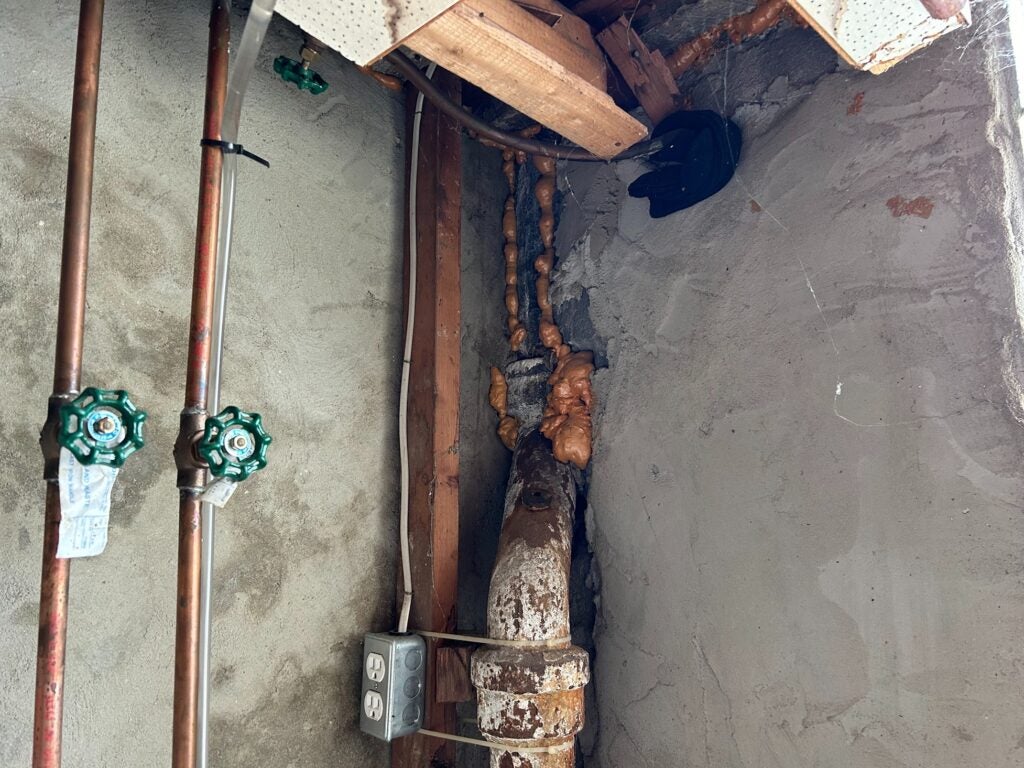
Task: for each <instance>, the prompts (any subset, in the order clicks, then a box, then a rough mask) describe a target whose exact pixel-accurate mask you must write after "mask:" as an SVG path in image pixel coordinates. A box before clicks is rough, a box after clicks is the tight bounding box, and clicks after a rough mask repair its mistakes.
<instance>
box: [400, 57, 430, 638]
mask: <svg viewBox="0 0 1024 768" xmlns="http://www.w3.org/2000/svg"><path fill="white" fill-rule="evenodd" d="M435 69H437V64H435V63H433V62H431V63H430V66H429V67H427V77H428V78H431V77H433V76H434V70H435ZM422 122H423V93H422V92H420V93H419V94H417V96H416V111H415V113H414V114H413V118H412V146H411V147H410V148H409V155H410V160H409V305H408V309H407V310H406V315H405V346H404V348H403V350H402V386H401V390H400V393H399V395H398V457H399V465H400V469H399V471H400V472H401V475H402V477H401V488H402V491H401V501H400V507H399V509H400V512H399V514H400V518H401V520H400V523H399V530H400V534H399V535H400V538H401V549H402V589H403V594H402V610H401V613H400V614H399V616H398V631H399V632H407V631H408V629H409V613H410V612H411V611H412V564H411V562H410V559H411V558H410V555H409V369H410V367H411V364H412V332H413V323H414V321H415V318H416V185H417V181H418V180H419V178H418V177H419V173H418V168H419V156H420V124H421V123H422Z"/></svg>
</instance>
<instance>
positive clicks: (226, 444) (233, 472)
mask: <svg viewBox="0 0 1024 768" xmlns="http://www.w3.org/2000/svg"><path fill="white" fill-rule="evenodd" d="M269 445H270V435H268V434H267V433H266V431H264V429H263V418H262V417H261V416H260V415H259V414H258V413H249V412H248V411H243V410H241V409H240V408H236V407H235V406H233V405H229V406H228V407H227V408H225V409H224V410H223V411H221V412H220V413H218V414H217V415H216V416H211V417H210V418H208V419H207V420H206V429H205V430H204V432H203V438H202V439H201V440H200V441H199V445H198V446H197V449H198V451H199V455H200V456H202V457H203V459H204V460H205V461H206V463H207V464H209V465H210V474H212V475H213V476H214V477H226V478H228V479H229V480H234V481H235V482H241V481H242V480H245V479H246V478H247V477H249V476H250V475H251V474H252V473H253V472H257V471H259V470H261V469H263V468H264V467H265V466H267V447H268V446H269Z"/></svg>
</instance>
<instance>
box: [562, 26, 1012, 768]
mask: <svg viewBox="0 0 1024 768" xmlns="http://www.w3.org/2000/svg"><path fill="white" fill-rule="evenodd" d="M965 43H966V39H965V37H964V36H963V35H961V36H960V38H959V39H958V38H956V37H953V38H951V39H947V40H943V41H941V42H939V43H937V44H936V45H934V46H933V47H931V48H928V49H926V50H924V51H922V52H920V53H919V54H916V55H915V56H914V57H913V58H912V59H911V60H909V61H907V62H905V63H903V64H901V65H899V66H897V67H896V68H895V69H893V70H892V71H890V72H889V73H887V74H885V75H883V76H880V77H874V76H871V75H867V74H859V73H853V72H850V71H848V70H846V69H841V70H839V71H837V72H835V73H834V74H826V75H824V76H822V77H821V78H820V79H819V80H818V81H817V82H816V83H815V84H814V87H813V89H810V90H805V91H802V92H801V93H800V94H799V96H800V97H799V98H796V99H786V98H785V96H786V93H785V90H786V83H785V82H783V83H781V85H780V84H776V85H775V88H774V93H773V94H769V96H768V97H766V98H765V104H764V105H763V106H764V107H765V108H766V109H769V108H770V109H771V110H772V111H771V114H770V115H767V116H764V115H760V109H759V107H760V106H761V105H759V104H758V103H757V101H756V100H752V101H751V102H750V103H748V104H747V105H746V108H745V110H739V111H738V112H737V119H738V120H740V121H741V122H743V123H744V126H745V127H746V128H748V129H750V132H749V135H748V138H749V140H748V141H747V143H746V144H745V148H744V156H743V158H742V161H741V164H740V171H739V177H738V178H736V179H734V180H733V182H732V183H730V185H729V186H728V187H727V188H726V189H725V190H723V191H722V192H721V193H720V194H719V195H717V196H716V197H714V198H713V199H712V200H709V201H706V202H704V203H702V204H700V205H698V206H696V207H694V208H692V209H689V210H687V211H683V212H680V213H677V214H674V215H672V216H669V217H667V218H664V219H660V220H651V219H650V218H648V216H647V212H646V201H645V200H633V199H630V198H628V197H627V196H626V193H625V187H626V184H627V183H628V182H629V181H630V180H632V179H633V178H635V177H636V176H637V175H638V173H639V172H640V171H641V167H640V165H639V164H636V163H631V164H619V165H618V166H617V167H616V168H608V167H604V168H584V167H581V166H572V167H571V168H570V170H569V172H568V176H567V177H565V176H564V174H563V179H562V185H563V188H564V189H565V190H566V191H570V190H571V193H572V194H571V195H567V196H566V198H565V209H564V211H563V219H562V226H561V229H560V232H559V244H560V254H561V261H560V264H559V270H560V271H559V277H558V280H560V281H561V286H560V289H559V290H560V291H561V293H562V294H563V295H565V296H571V295H572V294H573V292H574V291H576V292H579V291H581V290H582V291H586V293H587V294H588V296H589V307H590V313H591V315H592V318H593V320H594V323H595V327H596V328H597V331H598V332H599V333H600V334H601V335H602V336H603V337H604V339H605V340H606V342H607V354H608V361H609V369H608V370H606V371H602V372H600V373H599V374H598V379H597V396H598V403H599V404H600V408H599V413H598V415H597V420H596V424H597V432H596V450H595V455H594V461H593V464H592V472H591V485H590V496H589V503H590V513H589V514H590V516H591V520H590V522H591V536H592V539H593V545H594V548H595V551H596V560H597V564H598V567H599V573H600V619H599V623H598V636H597V658H596V667H595V674H594V686H595V688H596V691H597V695H598V699H599V716H600V721H601V728H600V732H599V741H598V744H597V747H596V752H595V755H594V756H593V757H592V759H593V761H594V762H595V763H596V764H597V765H600V766H605V767H607V768H613V767H615V768H626V767H628V768H634V767H635V766H715V768H725V767H726V766H728V767H729V768H740V767H741V766H747V767H751V768H752V767H754V766H757V767H761V766H765V767H767V766H779V767H780V768H794V767H795V766H816V767H822V768H824V767H826V766H829V767H831V766H835V767H836V768H838V767H839V766H843V767H845V768H892V767H893V766H929V768H962V767H963V766H986V768H996V767H999V768H1003V767H1006V768H1009V767H1010V766H1019V765H1021V764H1022V763H1024V725H1022V723H1024V702H1022V700H1021V696H1020V692H1021V690H1022V685H1024V655H1022V652H1021V645H1020V630H1021V627H1022V626H1024V590H1022V586H1024V560H1022V556H1021V552H1022V551H1024V517H1022V514H1021V501H1020V500H1021V494H1022V492H1024V476H1022V473H1021V453H1022V450H1024V432H1022V430H1021V422H1020V421H1019V418H1017V417H1015V413H1019V411H1020V401H1019V398H1018V396H1017V394H1016V391H1019V390H1015V389H1014V387H1013V386H1011V387H1008V386H1007V383H1006V381H1010V382H1011V383H1012V382H1013V381H1015V379H1016V369H1017V367H1018V366H1015V364H1014V362H1013V361H1014V360H1017V359H1019V355H1018V353H1017V347H1018V342H1017V341H1016V339H1017V338H1018V328H1019V318H1018V314H1017V309H1016V306H1015V302H1014V293H1013V284H1012V280H1011V271H1010V269H1009V264H1010V259H1011V256H1013V254H1012V253H1011V244H1010V243H1009V242H1008V239H1007V234H1006V230H1005V228H1004V222H1003V220H1002V217H1001V216H1002V213H1003V210H1004V180H1003V179H1004V176H1003V158H1001V157H1000V155H999V152H998V151H997V148H996V146H994V145H993V144H992V143H990V136H992V135H995V134H996V133H997V129H998V133H999V135H1000V136H1003V137H1004V138H1005V137H1006V135H1008V134H1006V133H1005V131H1006V124H1005V123H1003V122H1001V121H1003V120H1004V116H1005V115H1006V114H1008V113H1012V111H1010V110H1008V105H1007V104H1000V103H998V102H997V100H996V98H995V96H994V95H993V90H992V86H993V82H994V79H995V78H993V77H992V76H990V74H989V72H990V71H991V69H992V57H991V55H990V53H989V52H987V51H986V47H987V46H988V45H990V44H991V41H989V42H988V43H986V42H985V41H982V42H981V43H978V42H977V41H976V43H975V44H974V45H972V46H970V47H967V49H966V51H965V50H964V45H965ZM771 86H772V83H770V82H764V83H763V88H764V89H765V90H766V91H767V90H768V89H769V88H770V87H771ZM1014 98H1016V95H1014ZM698 106H701V104H699V103H698ZM709 106H713V104H712V105H709ZM759 118H764V119H759ZM753 127H756V130H754V129H753ZM1011 135H1012V134H1011ZM1017 141H1019V139H1018V140H1017ZM999 148H1000V149H1003V150H1007V151H1012V152H1013V153H1016V154H1018V155H1019V152H1020V145H1019V143H1016V142H1015V141H1010V140H1006V141H1003V142H1001V143H1000V144H999ZM570 246H571V247H570ZM1014 263H1019V260H1015V261H1014ZM1004 374H1005V375H1006V380H1005V381H1004Z"/></svg>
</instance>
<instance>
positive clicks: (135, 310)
mask: <svg viewBox="0 0 1024 768" xmlns="http://www.w3.org/2000/svg"><path fill="white" fill-rule="evenodd" d="M208 7H209V6H208V4H207V3H205V2H199V1H198V0H197V1H195V2H189V3H183V4H173V3H172V4H151V3H144V4H140V3H125V2H109V3H108V4H107V10H106V29H105V34H104V48H103V57H102V68H101V76H100V98H99V124H98V140H97V152H96V183H95V202H94V206H93V231H92V253H91V263H90V273H89V292H88V316H87V330H86V345H85V365H84V381H85V383H86V384H93V385H101V386H123V387H127V388H129V389H130V390H131V391H132V393H133V394H134V395H135V396H136V397H137V401H138V402H139V403H140V404H141V405H142V406H143V407H144V408H146V409H147V410H148V411H149V421H148V422H147V426H146V430H147V447H146V448H145V449H144V450H143V451H142V452H141V453H140V454H138V455H137V456H133V457H132V458H131V460H130V461H129V462H128V464H127V466H126V467H125V469H124V471H123V472H122V474H121V477H120V479H119V481H118V485H117V487H116V488H115V491H114V496H113V504H112V514H111V534H110V543H109V545H108V548H107V551H106V552H105V553H104V554H103V555H102V556H101V557H97V558H94V559H90V560H84V561H78V562H75V563H74V564H73V566H72V569H71V570H72V576H71V589H70V596H71V600H70V604H71V605H70V620H69V643H68V658H67V687H66V707H65V759H64V765H65V766H68V767H69V768H93V767H106V766H110V767H114V766H116V767H117V768H130V767H133V766H138V768H151V767H152V766H156V765H166V764H168V763H169V759H170V729H171V692H172V660H173V645H174V600H175V593H174V590H175V564H176V549H177V492H176V489H175V487H174V483H175V472H174V463H173V460H172V458H171V447H172V444H173V442H174V437H175V434H176V432H177V427H178V412H179V410H180V408H181V403H182V397H183V388H184V375H185V370H184V368H185V341H186V337H187V332H188V328H187V323H188V310H189V298H190V290H191V276H192V257H193V248H194V230H195V217H196V197H197V193H198V170H199V147H198V141H199V138H200V131H201V121H202V107H203V86H204V78H205V60H206V41H207V11H208ZM77 14H78V5H77V3H72V2H49V1H46V0H44V1H43V2H31V3H30V2H16V3H8V4H6V5H5V8H4V22H3V24H2V25H0V70H2V71H3V72H4V78H3V82H2V83H0V122H2V124H3V126H4V131H3V133H2V134H0V178H2V179H3V183H2V184H0V271H2V275H0V327H2V328H3V334H2V336H0V355H2V359H3V361H4V362H3V364H2V365H0V388H2V389H3V391H4V392H6V393H7V399H6V401H5V405H4V406H2V408H0V410H2V412H3V418H2V420H0V492H2V493H3V495H4V498H5V499H6V500H7V501H6V502H5V504H4V508H3V529H4V531H5V532H6V534H5V536H4V537H3V539H2V540H0V562H2V563H3V577H2V580H0V622H2V624H3V625H4V629H3V631H2V632H0V764H2V765H5V766H16V765H22V766H24V765H28V764H29V754H30V751H31V730H32V697H33V687H34V675H35V647H36V621H37V612H38V590H39V554H40V546H41V534H42V512H43V495H44V485H43V482H42V480H41V472H42V459H41V456H40V454H39V449H38V446H37V437H38V431H39V427H40V425H41V424H42V421H43V418H44V416H45V411H46V398H47V396H48V394H49V391H50V386H51V375H52V374H51V372H52V367H53V340H54V333H55V319H56V299H57V276H58V269H59V260H60V259H59V255H60V241H61V237H60V235H61V225H62V221H63V205H64V191H63V190H64V178H65V173H66V156H67V133H68V126H69V115H70V105H71V87H72V75H73V66H74V50H75V32H76V28H77ZM243 19H244V15H242V14H240V13H235V14H233V19H232V21H233V26H234V29H233V37H234V39H235V40H236V41H237V39H238V37H239V35H240V33H241V28H242V21H243ZM299 43H300V38H299V36H298V33H297V32H296V30H295V28H294V27H292V26H291V25H290V24H287V23H286V22H284V21H282V20H281V19H276V20H275V21H274V23H273V25H272V28H271V31H270V34H269V35H268V38H267V42H266V44H265V46H264V50H263V53H262V55H261V56H260V60H259V65H258V71H257V72H256V74H255V76H254V78H253V80H252V83H251V85H250V89H249V93H248V96H247V98H246V103H245V107H244V110H243V115H242V131H241V137H242V141H243V142H244V143H245V144H246V145H248V146H249V147H250V148H251V149H253V150H254V151H256V152H257V153H259V154H261V155H264V156H266V157H267V158H268V159H269V160H270V161H271V167H270V168H269V169H263V168H261V167H259V166H257V165H255V164H253V163H248V162H245V161H241V162H240V175H239V200H238V209H237V221H236V229H235V234H236V240H235V250H234V258H233V261H232V285H231V301H230V309H229V321H228V329H227V340H226V353H225V371H224V382H225V383H224V392H223V398H222V402H225V403H237V404H239V405H241V406H243V407H249V408H252V409H255V410H259V411H261V412H262V413H263V414H264V419H265V422H266V425H267V428H268V430H269V431H270V432H271V433H272V434H273V437H274V443H273V445H272V446H271V449H270V465H269V466H268V468H267V469H266V470H265V471H264V472H262V473H261V474H260V475H258V476H256V477H254V478H253V479H251V480H249V481H248V482H247V483H246V485H245V486H244V487H243V488H242V489H241V490H240V491H239V493H238V494H236V496H235V498H234V499H232V501H231V503H230V505H229V506H228V507H227V509H226V510H225V511H224V512H222V513H221V515H220V516H219V521H218V533H217V561H216V570H215V579H216V594H215V604H214V612H215V617H216V618H215V623H214V629H213V631H214V659H215V660H214V681H213V693H212V732H211V746H212V764H213V765H216V766H219V767H220V768H231V767H232V766H253V765H267V766H271V765H273V766H279V767H280V768H284V767H285V766H304V767H305V766H365V765H383V764H385V763H386V761H387V749H386V747H385V746H384V745H383V744H381V743H379V742H376V741H374V740H372V739H370V738H367V737H364V736H362V735H360V734H359V733H358V730H357V715H358V710H357V702H358V693H357V686H358V681H359V677H358V675H359V661H360V658H359V657H360V653H361V637H362V634H363V633H364V632H366V631H371V630H373V631H377V630H381V629H385V628H387V627H388V626H390V623H391V621H392V617H393V594H394V593H393V584H394V575H395V573H396V570H395V567H396V566H395V559H394V558H395V553H396V550H397V547H396V546H395V541H396V538H397V516H396V509H397V501H398V491H397V462H396V460H395V450H396V445H397V441H396V439H395V434H396V432H395V415H394V414H395V409H396V395H397V388H398V372H399V367H398V366H399V333H400V324H401V318H400V315H401V312H400V309H399V308H400V304H401V272H402V269H401V255H402V244H401V239H402V231H403V227H402V222H401V197H402V187H403V170H402V167H403V160H402V157H403V150H402V141H403V136H402V134H403V130H404V129H403V124H404V122H403V121H404V116H403V106H402V103H401V100H400V99H399V98H396V97H395V95H394V94H391V93H390V92H389V91H386V90H384V89H382V88H381V87H380V86H379V85H377V84H376V83H375V82H373V81H372V80H370V79H369V78H366V77H364V76H363V75H361V74H360V73H358V71H356V70H355V69H354V68H353V67H352V66H350V65H348V64H346V63H344V62H342V61H341V59H340V58H338V57H336V56H333V55H328V56H325V57H324V58H323V59H322V60H321V61H320V62H319V63H318V65H317V68H318V69H319V70H320V71H321V72H322V74H323V76H324V77H325V79H326V80H327V81H328V82H329V83H330V89H329V90H328V91H327V92H326V93H324V94H323V95H321V96H317V97H312V96H310V95H309V94H307V93H300V92H298V91H296V90H295V89H294V88H293V87H292V86H289V85H287V84H285V83H283V82H281V81H280V80H279V79H278V78H277V77H276V75H274V73H273V71H272V68H271V62H272V61H273V58H274V57H275V56H277V55H279V54H282V53H284V54H287V55H289V56H293V57H294V56H295V55H296V53H297V51H298V47H299ZM474 182H475V179H473V178H469V179H467V184H466V195H467V198H470V199H472V197H473V196H474V195H475V187H474ZM497 216H498V211H495V212H494V217H495V218H494V223H493V225H492V226H493V231H494V232H495V233H497V231H498V224H497ZM472 231H473V230H470V231H469V236H468V245H467V247H472V242H473V241H472Z"/></svg>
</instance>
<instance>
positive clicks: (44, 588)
mask: <svg viewBox="0 0 1024 768" xmlns="http://www.w3.org/2000/svg"><path fill="white" fill-rule="evenodd" d="M102 39H103V0H82V5H81V9H80V13H79V22H78V48H77V53H76V55H75V89H74V95H73V97H72V100H71V136H70V141H69V148H68V181H67V196H66V198H65V203H64V241H63V248H62V250H61V268H60V295H59V299H58V305H57V345H56V353H55V355H54V366H53V394H52V395H51V397H50V402H49V407H48V414H47V419H46V423H45V424H44V425H43V432H42V435H41V436H40V445H41V447H42V449H43V462H44V469H43V476H44V478H45V479H46V481H47V486H46V512H45V519H44V523H43V525H44V529H43V566H42V578H41V580H40V588H39V646H38V652H37V655H36V695H35V723H34V726H33V731H32V766H33V768H59V766H60V755H61V735H62V734H61V725H62V720H63V710H64V652H65V647H66V643H67V616H68V578H69V571H70V561H69V560H58V559H57V539H58V536H59V533H60V518H61V511H60V489H59V487H58V485H57V467H58V460H59V456H60V448H59V446H58V445H57V441H56V432H57V423H58V422H57V417H58V412H59V408H60V404H61V403H63V402H65V401H66V400H68V399H69V398H70V397H71V396H73V395H74V394H75V393H77V392H78V390H79V388H80V386H81V374H82V340H83V337H84V335H85V279H86V271H87V267H88V260H89V223H90V214H91V207H92V174H93V161H94V158H95V150H96V97H97V92H98V89H99V75H100V47H101V44H102Z"/></svg>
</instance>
